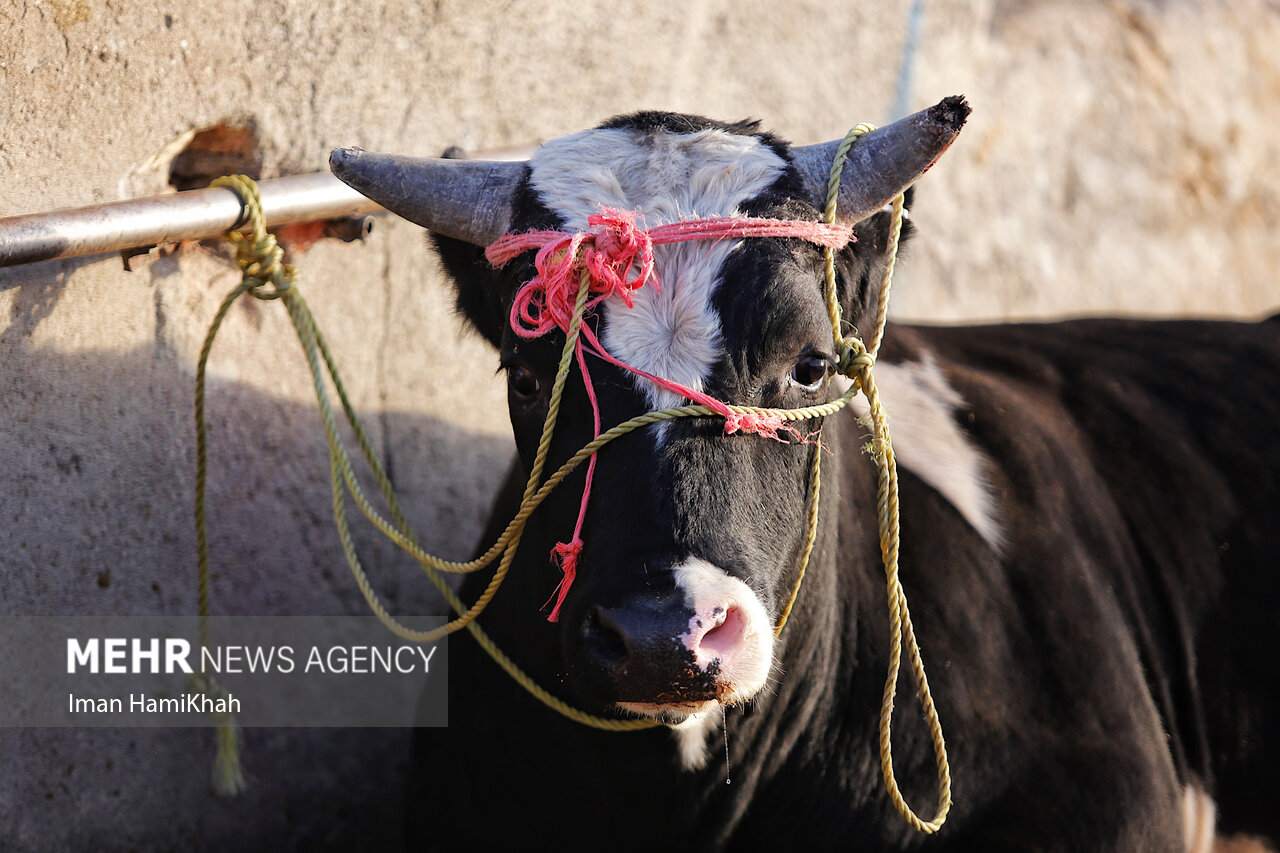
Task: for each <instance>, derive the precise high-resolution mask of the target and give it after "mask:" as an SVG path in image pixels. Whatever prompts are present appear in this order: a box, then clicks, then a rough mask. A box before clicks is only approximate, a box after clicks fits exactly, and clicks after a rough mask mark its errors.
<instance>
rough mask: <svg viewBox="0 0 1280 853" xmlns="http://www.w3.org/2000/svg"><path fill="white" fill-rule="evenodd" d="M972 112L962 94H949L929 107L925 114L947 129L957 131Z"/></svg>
mask: <svg viewBox="0 0 1280 853" xmlns="http://www.w3.org/2000/svg"><path fill="white" fill-rule="evenodd" d="M972 112H973V108H972V107H970V106H969V102H968V101H967V100H965V97H964V95H950V96H948V97H946V98H943V99H942V100H941V101H939V102H938V103H936V104H934V105H933V106H931V107H929V109H927V110H926V111H925V114H926V115H927V116H928V117H929V118H930V119H932V120H934V121H936V122H937V123H938V124H941V125H943V126H944V127H946V128H947V129H948V130H951V131H959V130H960V128H962V127H964V123H965V121H966V120H968V118H969V114H970V113H972Z"/></svg>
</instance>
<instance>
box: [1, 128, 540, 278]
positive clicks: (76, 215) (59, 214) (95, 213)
mask: <svg viewBox="0 0 1280 853" xmlns="http://www.w3.org/2000/svg"><path fill="white" fill-rule="evenodd" d="M531 151H532V149H531V148H530V147H520V148H507V149H499V150H492V151H485V152H477V153H476V155H475V157H476V159H484V160H520V159H525V158H527V157H528V156H529V154H530V153H531ZM258 188H259V190H260V191H261V194H262V207H263V210H264V212H265V213H266V215H267V226H268V227H276V226H280V225H288V224H289V223H293V222H311V221H314V220H321V219H341V218H345V217H357V216H368V215H370V214H375V213H385V212H386V211H385V210H383V208H382V207H381V206H380V205H378V204H377V203H375V202H373V201H370V200H369V199H367V198H365V197H364V196H362V195H360V194H359V193H357V192H356V191H355V190H353V189H351V188H350V187H348V186H347V185H346V184H344V183H342V182H341V181H339V180H338V179H337V178H335V177H333V176H332V175H330V174H329V173H328V172H313V173H311V174H307V175H291V176H289V177H284V178H273V179H271V180H265V181H259V182H258ZM244 216H245V214H244V209H243V206H242V205H241V203H240V199H239V197H238V196H237V195H236V194H235V193H234V192H232V191H231V190H229V189H225V188H222V187H216V188H212V189H203V190H188V191H187V192H178V193H173V194H171V195H161V196H152V197H150V198H140V199H133V200H130V201H120V202H111V203H107V204H95V205H92V206H89V207H78V208H67V209H65V210H55V211H52V212H49V213H33V214H25V215H21V216H10V217H5V218H0V268H3V267H11V266H17V265H19V264H30V263H36V262H38V261H52V260H56V259H59V258H76V257H81V256H84V255H96V254H101V253H104V252H118V251H124V250H128V249H137V248H143V247H147V246H155V245H159V244H161V243H176V242H178V241H180V240H202V239H206V238H211V237H217V236H218V235H220V234H223V233H225V232H227V231H230V230H231V229H233V228H236V227H238V226H241V225H243V224H244Z"/></svg>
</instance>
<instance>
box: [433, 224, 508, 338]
mask: <svg viewBox="0 0 1280 853" xmlns="http://www.w3.org/2000/svg"><path fill="white" fill-rule="evenodd" d="M427 238H428V240H429V241H430V242H431V243H433V244H434V245H435V248H436V253H437V254H438V255H439V256H440V262H441V264H443V266H444V269H445V272H447V273H448V274H449V277H450V278H451V279H453V286H454V293H455V297H456V303H455V304H456V305H457V306H458V313H459V314H461V315H462V317H463V319H464V320H466V321H467V325H469V326H470V327H471V328H473V329H475V330H476V331H477V332H479V333H480V335H481V336H482V337H483V338H484V339H485V340H487V341H488V342H489V343H491V344H493V346H494V347H495V348H496V349H501V348H502V330H503V327H504V326H505V325H506V322H507V310H506V301H505V300H504V299H503V294H504V293H506V292H508V291H509V290H510V287H511V284H510V282H507V281H504V279H505V278H506V277H507V276H505V275H504V274H503V273H502V272H500V271H498V270H495V269H494V268H493V267H492V266H490V264H489V262H488V261H487V260H485V257H484V249H482V248H480V247H479V246H475V245H472V244H471V243H468V242H466V241H465V240H455V239H453V238H452V237H445V236H444V235H442V234H435V233H430V232H428V234H427Z"/></svg>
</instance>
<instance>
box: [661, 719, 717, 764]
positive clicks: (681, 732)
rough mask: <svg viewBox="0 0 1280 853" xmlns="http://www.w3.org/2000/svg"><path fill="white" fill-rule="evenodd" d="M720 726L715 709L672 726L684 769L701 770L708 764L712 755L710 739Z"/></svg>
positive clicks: (672, 732)
mask: <svg viewBox="0 0 1280 853" xmlns="http://www.w3.org/2000/svg"><path fill="white" fill-rule="evenodd" d="M719 728H720V720H719V719H718V718H717V717H716V714H715V712H714V711H702V712H700V713H697V714H694V715H693V716H691V717H689V719H687V720H685V721H684V722H683V723H681V724H680V725H678V726H673V727H672V728H671V734H673V735H674V736H675V739H676V747H677V748H678V749H679V750H680V767H681V769H682V770H701V769H702V768H703V767H706V766H707V759H708V758H709V757H710V755H711V749H710V747H709V745H708V741H709V740H710V739H711V735H712V734H714V733H715V731H716V730H717V729H719Z"/></svg>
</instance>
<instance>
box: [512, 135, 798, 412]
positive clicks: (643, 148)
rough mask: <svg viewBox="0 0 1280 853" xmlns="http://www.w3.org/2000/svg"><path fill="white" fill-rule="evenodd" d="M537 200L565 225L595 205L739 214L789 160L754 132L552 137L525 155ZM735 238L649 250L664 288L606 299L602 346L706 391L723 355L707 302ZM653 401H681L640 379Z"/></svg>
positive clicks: (657, 212)
mask: <svg viewBox="0 0 1280 853" xmlns="http://www.w3.org/2000/svg"><path fill="white" fill-rule="evenodd" d="M529 166H530V169H531V170H532V173H531V178H530V182H531V184H532V186H533V188H534V190H536V191H537V193H538V196H539V198H540V199H541V201H542V203H543V204H545V205H546V206H547V207H548V208H550V209H551V210H553V211H555V212H556V213H558V214H559V215H560V216H561V217H562V218H563V219H564V223H565V227H566V228H567V229H568V230H570V231H580V230H583V229H585V228H586V227H587V217H588V216H591V215H593V214H596V213H599V212H600V208H601V207H609V208H613V209H616V210H639V211H640V214H641V216H642V218H643V219H642V221H643V224H645V225H647V226H649V227H653V226H656V225H662V224H665V223H669V222H675V221H678V220H681V219H689V218H695V217H696V218H705V217H716V216H741V215H743V214H742V212H741V210H740V207H741V205H743V204H744V203H745V202H747V201H749V200H751V199H753V198H755V197H756V196H758V195H760V193H762V192H763V191H764V190H765V189H767V188H768V187H769V186H770V185H771V184H772V183H773V182H774V181H775V180H777V178H778V176H779V175H781V174H782V172H783V171H784V170H785V169H786V162H785V161H784V160H783V159H782V158H781V157H779V156H778V155H777V153H775V152H774V151H773V150H772V149H771V148H769V147H768V146H766V145H764V144H763V143H761V142H760V140H758V139H756V138H755V137H753V136H741V135H738V134H733V133H728V132H726V131H723V130H701V131H697V132H694V133H672V132H668V131H661V130H654V131H639V130H629V129H623V128H613V129H607V130H588V131H584V132H583V133H578V134H574V135H573V136H566V137H562V138H560V139H554V140H552V141H550V142H548V143H546V144H545V145H543V146H542V148H540V149H538V151H537V152H536V153H535V154H534V155H533V157H532V158H531V159H530V161H529ZM740 242H741V241H738V240H720V241H712V240H695V241H692V242H688V243H674V244H670V245H666V246H657V247H655V248H654V260H655V268H656V271H657V274H658V279H659V281H661V283H662V289H661V292H658V290H657V289H656V288H654V287H652V286H646V287H644V288H642V289H641V290H639V291H637V292H636V293H635V294H634V296H633V303H634V305H633V307H632V308H627V307H626V305H624V304H623V303H622V300H621V299H617V298H614V299H611V300H608V301H606V302H605V303H604V306H603V307H604V316H605V334H604V341H603V343H604V345H605V347H606V348H607V349H608V350H609V352H610V353H612V354H613V355H614V356H616V357H617V358H620V359H622V360H623V361H625V362H627V363H628V364H630V365H632V366H633V367H636V368H639V369H640V370H643V371H646V372H648V373H652V374H654V375H655V376H660V377H662V378H664V379H670V380H672V381H674V382H678V383H680V384H681V385H685V386H687V387H689V388H692V389H694V390H699V391H700V390H702V389H703V386H704V384H705V382H706V380H707V378H708V377H709V376H710V374H711V370H712V368H713V367H714V365H715V362H716V358H717V357H718V355H719V352H720V318H719V317H718V316H717V314H716V311H715V309H714V308H713V306H712V304H711V296H712V294H713V293H714V292H715V288H716V286H717V285H718V284H719V276H720V269H721V267H722V266H723V265H724V262H725V259H726V258H728V256H729V255H730V253H732V252H733V250H734V249H735V248H736V247H737V246H738V244H739V243H740ZM636 382H637V386H639V387H642V388H643V390H644V391H645V393H646V395H647V397H648V400H649V403H650V405H652V406H653V407H654V408H665V407H668V406H675V405H679V404H680V403H681V402H682V401H681V399H680V398H679V396H678V395H676V394H675V393H673V392H670V391H666V390H663V389H661V388H656V387H652V386H651V385H650V384H649V383H648V382H646V381H644V380H642V379H637V380H636Z"/></svg>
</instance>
